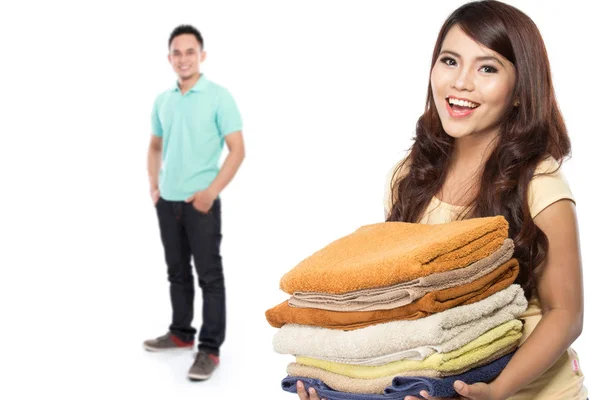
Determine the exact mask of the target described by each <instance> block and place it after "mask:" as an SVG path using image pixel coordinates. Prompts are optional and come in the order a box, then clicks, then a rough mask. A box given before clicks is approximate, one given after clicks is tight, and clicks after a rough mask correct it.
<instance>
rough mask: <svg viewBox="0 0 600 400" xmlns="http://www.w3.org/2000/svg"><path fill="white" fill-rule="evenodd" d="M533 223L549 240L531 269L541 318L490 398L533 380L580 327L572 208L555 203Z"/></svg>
mask: <svg viewBox="0 0 600 400" xmlns="http://www.w3.org/2000/svg"><path fill="white" fill-rule="evenodd" d="M534 222H535V223H536V225H537V226H538V227H539V228H540V229H541V230H542V231H543V232H544V233H545V234H546V236H547V237H548V254H547V255H546V260H545V262H544V264H543V265H541V266H539V267H538V268H537V270H536V274H535V279H536V283H537V288H538V294H539V298H540V302H541V305H542V313H543V316H542V319H541V321H540V322H539V324H538V325H537V327H536V328H535V329H534V331H533V332H532V334H531V336H530V337H529V338H528V339H527V340H526V341H525V343H524V344H523V345H522V346H521V347H520V348H519V350H518V351H517V352H516V353H515V355H514V357H513V358H512V360H511V361H510V362H509V364H508V365H507V366H506V368H505V369H504V371H502V373H501V374H500V375H499V376H498V378H496V379H495V380H494V382H492V383H491V384H490V386H491V389H492V393H493V394H494V396H493V397H494V398H496V399H505V398H507V397H509V396H511V395H513V394H514V393H516V392H517V391H519V390H520V389H521V388H523V387H524V386H526V385H527V384H528V383H530V382H531V381H533V380H535V379H536V378H538V377H539V376H540V375H541V374H543V373H544V372H545V371H546V370H547V369H548V368H550V367H551V366H552V365H553V364H554V363H555V362H556V360H557V359H558V358H559V357H560V356H561V355H562V354H563V353H564V352H565V351H566V350H567V348H568V347H569V346H570V345H571V344H572V343H573V342H574V341H575V339H577V337H578V336H579V335H580V334H581V330H582V328H583V279H582V272H581V254H580V248H579V232H578V226H577V216H576V212H575V205H574V204H573V203H572V202H571V201H569V200H561V201H558V202H556V203H554V204H552V205H550V206H548V207H547V208H546V209H544V210H543V211H542V212H540V213H539V214H538V215H537V216H536V217H535V220H534Z"/></svg>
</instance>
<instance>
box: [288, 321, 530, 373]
mask: <svg viewBox="0 0 600 400" xmlns="http://www.w3.org/2000/svg"><path fill="white" fill-rule="evenodd" d="M522 328H523V323H522V322H521V321H518V320H514V321H509V322H506V323H504V324H502V325H500V326H497V327H496V328H493V329H490V330H489V331H487V332H486V333H484V334H483V335H481V336H479V337H478V338H476V339H475V340H473V341H472V342H470V343H468V344H466V345H465V346H463V347H461V348H460V349H457V350H454V351H451V352H449V353H433V354H432V355H430V356H429V357H427V358H426V359H424V360H400V361H394V362H391V363H388V364H384V365H377V366H364V365H355V364H342V363H336V362H331V361H325V360H319V359H316V358H310V357H300V356H299V357H296V362H298V363H301V364H304V365H310V366H313V367H317V368H322V369H325V370H327V371H330V372H334V373H336V374H340V375H346V376H350V377H352V378H363V379H368V378H381V377H385V376H388V375H393V374H396V373H398V372H406V371H419V370H428V369H434V370H438V371H446V372H452V374H456V371H459V370H462V369H464V368H473V365H475V364H477V363H479V362H481V361H482V360H486V359H488V358H489V357H491V356H493V355H495V354H497V353H499V352H502V351H503V350H505V349H507V348H512V347H514V346H516V345H518V344H519V339H520V338H521V336H522V335H523V334H522V332H521V331H522Z"/></svg>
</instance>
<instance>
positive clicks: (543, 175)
mask: <svg viewBox="0 0 600 400" xmlns="http://www.w3.org/2000/svg"><path fill="white" fill-rule="evenodd" d="M527 198H528V203H529V210H530V212H531V217H532V218H535V217H536V216H537V215H538V214H539V213H540V212H542V210H544V209H545V208H546V207H548V206H549V205H551V204H553V203H555V202H557V201H559V200H563V199H568V200H571V201H573V202H575V198H574V196H573V193H572V191H571V188H570V186H569V183H568V181H567V179H566V177H565V175H564V173H563V171H562V168H561V164H560V163H559V162H558V161H557V160H556V159H555V158H554V157H552V156H547V157H546V158H544V159H543V160H542V161H540V162H539V163H538V165H537V167H536V169H535V171H534V173H533V177H532V178H531V181H530V182H529V187H528V190H527Z"/></svg>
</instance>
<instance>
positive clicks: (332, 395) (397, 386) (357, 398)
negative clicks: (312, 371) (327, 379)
mask: <svg viewBox="0 0 600 400" xmlns="http://www.w3.org/2000/svg"><path fill="white" fill-rule="evenodd" d="M514 354H515V352H512V353H509V354H507V355H505V356H504V357H501V358H499V359H497V360H495V361H493V362H491V363H489V364H487V365H484V366H482V367H478V368H474V369H472V370H470V371H467V372H465V373H464V374H460V375H453V376H448V377H445V378H426V377H421V376H414V377H409V376H397V377H395V378H394V380H393V382H392V385H391V386H388V387H387V388H386V389H385V391H384V394H358V393H346V392H340V391H337V390H334V389H332V388H330V387H329V386H327V385H326V384H325V383H323V382H322V381H321V380H319V379H313V378H304V377H301V376H286V377H285V378H283V380H282V381H281V388H282V389H283V390H285V391H286V392H290V393H296V382H298V381H299V380H300V381H302V383H304V387H305V388H307V389H308V388H309V387H312V388H314V389H315V390H316V391H317V393H318V394H319V397H321V398H323V397H324V398H326V399H327V400H390V399H398V400H403V399H404V397H406V396H417V397H421V396H419V392H421V391H422V390H426V391H427V392H428V393H429V394H430V395H432V396H436V397H454V396H457V395H458V394H457V393H456V391H455V390H454V386H453V385H454V381H457V380H460V381H463V382H465V383H466V384H469V385H471V384H473V383H477V382H486V383H487V382H490V381H492V380H494V378H496V377H497V376H498V375H500V372H502V370H503V369H504V368H505V367H506V365H507V364H508V362H509V361H510V359H511V358H512V356H513V355H514Z"/></svg>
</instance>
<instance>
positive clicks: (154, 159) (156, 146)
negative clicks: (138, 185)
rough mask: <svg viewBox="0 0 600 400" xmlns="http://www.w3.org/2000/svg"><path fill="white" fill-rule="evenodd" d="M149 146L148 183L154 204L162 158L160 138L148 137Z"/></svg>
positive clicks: (157, 193)
mask: <svg viewBox="0 0 600 400" xmlns="http://www.w3.org/2000/svg"><path fill="white" fill-rule="evenodd" d="M150 136H151V139H150V145H149V146H148V165H147V168H148V183H149V184H150V193H151V195H152V200H154V203H156V201H157V200H158V196H159V195H160V193H159V191H158V172H159V171H160V164H161V156H162V137H160V136H156V135H150Z"/></svg>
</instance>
